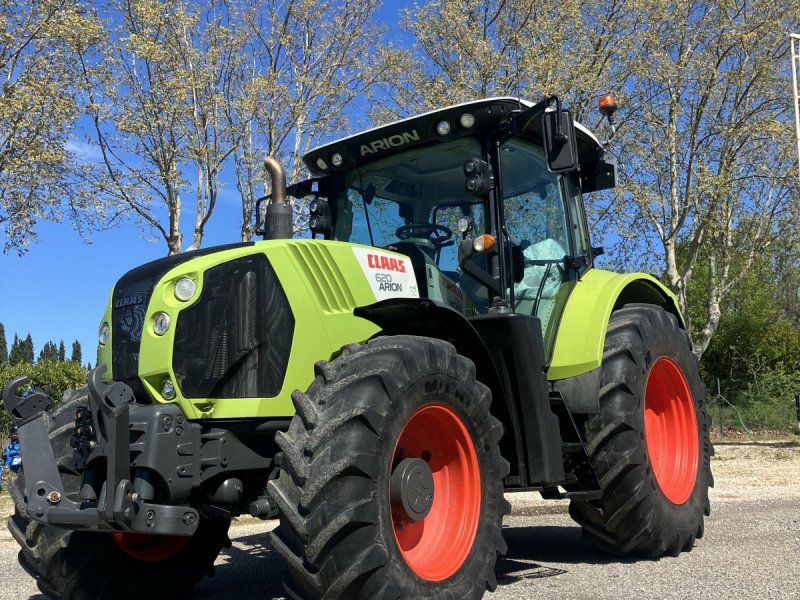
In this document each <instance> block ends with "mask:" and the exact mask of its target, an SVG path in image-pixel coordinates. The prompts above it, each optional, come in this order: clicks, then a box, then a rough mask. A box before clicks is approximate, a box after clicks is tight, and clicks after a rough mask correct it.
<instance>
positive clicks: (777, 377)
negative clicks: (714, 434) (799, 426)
mask: <svg viewBox="0 0 800 600" xmlns="http://www.w3.org/2000/svg"><path fill="white" fill-rule="evenodd" d="M797 394H800V372H797V371H794V372H787V371H784V370H783V369H780V368H778V369H772V370H769V371H767V372H765V373H764V374H763V375H761V376H759V377H758V378H757V379H755V380H752V381H750V382H748V383H747V384H746V385H745V386H744V387H743V388H742V389H740V390H738V391H733V392H732V397H728V400H729V401H730V402H731V404H733V406H734V407H736V409H737V410H738V411H739V413H740V414H741V418H742V421H744V423H745V425H746V426H747V427H748V428H750V429H756V430H758V429H769V430H771V431H785V432H788V431H791V430H792V429H793V428H794V425H795V423H796V422H797V421H796V409H795V401H794V397H795V395H797ZM712 398H713V396H712ZM714 407H716V408H714ZM719 407H720V403H719V402H716V403H714V402H713V400H712V408H711V414H712V418H713V419H714V420H715V422H716V423H718V422H719V418H720V417H719V415H720V412H719ZM722 418H723V419H724V421H725V425H726V427H729V426H733V427H739V426H740V424H739V418H738V415H737V414H736V412H735V411H734V410H732V409H731V408H730V407H728V406H726V405H725V404H724V403H723V404H722Z"/></svg>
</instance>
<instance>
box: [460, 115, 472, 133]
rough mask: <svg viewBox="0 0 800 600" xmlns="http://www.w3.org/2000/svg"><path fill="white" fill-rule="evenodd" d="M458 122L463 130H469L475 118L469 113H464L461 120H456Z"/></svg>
mask: <svg viewBox="0 0 800 600" xmlns="http://www.w3.org/2000/svg"><path fill="white" fill-rule="evenodd" d="M458 122H459V123H461V126H462V127H463V128H464V129H469V128H470V127H472V126H473V125H475V117H473V116H472V115H471V114H469V113H464V114H463V115H461V118H460V119H459V120H458Z"/></svg>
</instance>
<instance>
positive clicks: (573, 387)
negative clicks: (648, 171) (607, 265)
mask: <svg viewBox="0 0 800 600" xmlns="http://www.w3.org/2000/svg"><path fill="white" fill-rule="evenodd" d="M630 302H638V303H642V304H655V305H657V306H661V307H662V308H664V310H666V311H667V312H670V313H672V314H674V315H675V316H676V317H678V321H679V322H680V324H681V327H683V328H685V327H686V325H685V322H684V320H683V317H682V316H681V313H680V311H679V310H678V302H677V299H676V298H675V295H674V294H673V293H672V292H671V291H670V290H669V289H667V288H666V287H665V286H664V285H663V284H662V283H661V282H660V281H658V280H657V279H656V278H655V277H653V276H652V275H648V274H646V273H628V274H625V275H620V274H619V273H612V272H610V271H603V270H601V269H590V270H589V271H587V272H586V273H585V274H584V275H583V276H582V277H581V278H580V279H579V280H578V282H577V283H576V284H575V288H574V289H573V290H572V293H571V294H570V296H569V299H568V300H567V305H566V306H565V307H564V312H563V313H562V315H561V321H560V323H559V326H558V334H557V335H556V342H555V347H554V348H553V358H552V360H551V361H550V365H549V367H548V370H547V379H548V381H550V382H551V384H552V385H553V388H554V390H555V391H557V392H560V393H561V394H562V396H563V397H564V400H565V402H566V403H567V406H568V407H569V409H570V411H571V412H580V413H595V412H597V410H598V408H597V392H598V389H599V384H600V381H599V376H600V370H599V369H600V365H601V363H602V362H603V345H604V344H605V340H606V330H607V329H608V321H609V318H610V317H611V313H612V312H613V311H614V310H615V309H617V308H620V307H621V306H623V305H625V304H628V303H630Z"/></svg>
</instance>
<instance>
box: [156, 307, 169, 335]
mask: <svg viewBox="0 0 800 600" xmlns="http://www.w3.org/2000/svg"><path fill="white" fill-rule="evenodd" d="M168 329H169V315H168V314H167V313H165V312H157V313H156V314H155V317H154V320H153V331H154V332H155V334H156V335H164V334H165V333H167V330H168Z"/></svg>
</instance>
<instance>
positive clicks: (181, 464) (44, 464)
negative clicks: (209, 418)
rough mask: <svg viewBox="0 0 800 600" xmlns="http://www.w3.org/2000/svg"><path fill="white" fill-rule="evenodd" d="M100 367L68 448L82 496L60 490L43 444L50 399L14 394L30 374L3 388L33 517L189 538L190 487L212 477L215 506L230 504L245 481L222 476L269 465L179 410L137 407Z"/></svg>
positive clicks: (194, 518) (69, 525)
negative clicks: (215, 480)
mask: <svg viewBox="0 0 800 600" xmlns="http://www.w3.org/2000/svg"><path fill="white" fill-rule="evenodd" d="M105 369H106V367H105V366H104V365H103V366H100V367H97V368H95V369H93V370H92V371H91V373H90V374H89V379H88V391H89V394H88V401H89V406H81V407H79V408H78V409H77V411H76V415H75V416H76V426H75V435H74V437H73V440H72V446H73V448H74V450H75V456H74V458H75V466H76V468H78V469H79V470H81V471H82V483H81V488H80V494H79V498H78V499H71V498H69V497H68V496H67V494H66V492H65V491H64V486H63V483H62V480H61V476H60V474H59V471H58V466H57V465H58V463H57V461H56V457H55V455H54V453H53V449H52V447H51V445H50V442H49V439H48V431H47V424H46V422H45V420H44V414H45V411H46V410H47V409H48V408H49V407H50V406H51V405H52V401H51V399H50V398H49V397H48V396H47V395H45V394H43V393H40V392H33V393H31V394H29V395H27V396H25V397H19V396H17V395H16V390H17V389H19V388H20V387H24V386H26V384H27V382H28V379H27V377H19V378H16V379H14V380H12V381H11V382H10V383H9V384H8V385H7V386H6V387H5V389H4V390H3V401H4V403H5V406H6V410H7V411H8V414H9V415H11V418H12V419H13V420H14V422H15V424H16V425H17V427H18V428H19V438H20V444H21V452H22V456H23V457H24V467H23V469H24V473H25V489H24V494H25V502H26V506H27V511H28V515H29V517H30V518H32V519H34V520H36V521H39V522H41V523H46V524H48V525H52V526H56V527H63V528H66V529H82V530H89V531H99V532H123V531H128V532H139V533H149V534H157V535H183V536H191V535H193V534H194V533H195V531H196V530H197V526H198V523H199V518H200V515H199V513H198V511H197V510H196V509H195V508H193V507H192V506H190V504H189V503H190V499H191V496H192V492H193V491H194V490H197V489H199V488H200V486H201V484H203V483H205V482H208V481H209V480H211V479H212V478H218V480H219V481H221V483H220V484H219V485H218V486H213V489H214V492H213V493H212V496H216V497H218V500H219V504H228V505H232V504H236V503H237V502H238V501H239V500H240V499H241V497H242V494H243V486H242V482H241V481H240V480H239V479H237V478H235V477H226V476H225V474H226V473H233V472H235V471H243V470H248V471H249V470H252V469H267V468H269V467H270V466H271V463H272V461H271V459H268V458H264V457H262V456H260V455H258V454H256V453H255V452H253V451H252V450H250V449H249V448H247V447H246V446H245V445H244V444H242V442H241V441H239V440H238V439H237V438H236V436H234V435H233V434H231V433H230V432H229V431H225V430H222V429H206V430H204V429H203V428H202V427H201V426H200V425H198V424H196V423H191V422H189V421H187V420H186V418H185V416H184V415H183V413H182V412H181V410H180V408H179V407H178V406H176V405H173V404H153V405H140V404H136V403H135V400H134V396H133V391H132V390H131V388H130V387H128V386H127V385H125V384H124V383H121V382H116V381H115V382H112V383H111V384H110V385H106V384H104V383H103V381H102V379H101V377H102V374H103V373H104V372H105ZM219 476H221V477H219ZM156 499H158V502H154V500H156Z"/></svg>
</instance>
